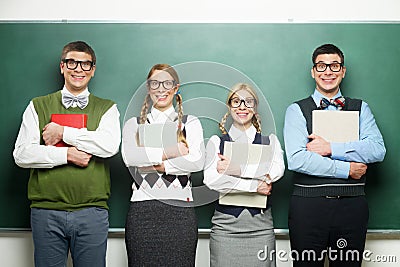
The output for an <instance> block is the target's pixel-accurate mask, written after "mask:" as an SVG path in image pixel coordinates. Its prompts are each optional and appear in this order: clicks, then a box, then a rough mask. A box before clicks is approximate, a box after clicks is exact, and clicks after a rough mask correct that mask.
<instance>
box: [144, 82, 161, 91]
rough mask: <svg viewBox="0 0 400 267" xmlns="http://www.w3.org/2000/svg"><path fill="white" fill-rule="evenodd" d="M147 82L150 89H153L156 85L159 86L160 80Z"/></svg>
mask: <svg viewBox="0 0 400 267" xmlns="http://www.w3.org/2000/svg"><path fill="white" fill-rule="evenodd" d="M147 84H148V85H149V87H150V89H152V90H155V89H157V88H158V87H160V82H159V81H157V80H150V81H148V82H147Z"/></svg>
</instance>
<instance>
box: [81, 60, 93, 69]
mask: <svg viewBox="0 0 400 267" xmlns="http://www.w3.org/2000/svg"><path fill="white" fill-rule="evenodd" d="M92 66H93V62H92V61H81V68H82V69H83V70H84V71H89V70H91V69H92Z"/></svg>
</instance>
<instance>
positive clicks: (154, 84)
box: [147, 80, 176, 90]
mask: <svg viewBox="0 0 400 267" xmlns="http://www.w3.org/2000/svg"><path fill="white" fill-rule="evenodd" d="M161 84H162V86H163V87H164V88H165V89H167V90H171V89H172V88H174V87H175V85H176V82H175V81H174V80H165V81H157V80H148V81H147V85H148V86H149V88H150V89H151V90H157V89H158V88H159V87H160V85H161Z"/></svg>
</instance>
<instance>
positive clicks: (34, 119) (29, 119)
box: [13, 87, 121, 168]
mask: <svg viewBox="0 0 400 267" xmlns="http://www.w3.org/2000/svg"><path fill="white" fill-rule="evenodd" d="M66 90H67V89H66V88H65V87H64V88H63V90H62V91H61V93H65V91H66ZM81 94H82V95H89V94H90V93H89V91H88V89H86V90H85V91H84V92H82V93H81ZM119 115H120V114H119V111H118V109H117V105H116V104H114V105H113V106H112V107H111V108H110V109H109V110H107V112H106V113H104V115H103V116H102V118H101V120H100V123H99V126H98V128H97V129H96V130H95V131H88V130H87V129H86V128H82V129H76V128H72V127H67V126H64V133H63V141H64V142H65V143H67V144H70V145H72V146H74V147H76V148H77V149H79V150H81V151H84V152H86V153H89V154H92V155H94V156H97V157H101V158H107V157H111V156H113V155H115V154H116V153H117V152H118V149H119V144H120V140H121V130H120V123H119ZM67 149H68V147H56V146H46V145H41V144H40V130H39V117H38V115H37V113H36V110H35V106H34V105H33V102H32V101H31V102H30V103H29V105H28V106H27V108H26V109H25V112H24V114H23V116H22V123H21V127H20V129H19V133H18V137H17V141H16V142H15V148H14V152H13V156H14V159H15V162H16V164H17V165H18V166H20V167H22V168H53V167H55V166H59V165H64V164H67Z"/></svg>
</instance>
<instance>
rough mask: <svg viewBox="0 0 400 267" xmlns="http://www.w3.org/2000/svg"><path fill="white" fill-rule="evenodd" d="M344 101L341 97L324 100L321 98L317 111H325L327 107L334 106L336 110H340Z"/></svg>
mask: <svg viewBox="0 0 400 267" xmlns="http://www.w3.org/2000/svg"><path fill="white" fill-rule="evenodd" d="M344 102H345V99H344V97H343V96H340V97H338V98H335V99H330V100H328V99H326V98H322V99H321V102H320V106H319V109H326V108H327V107H328V106H329V105H332V106H335V107H336V108H337V109H338V110H342V109H343V107H344Z"/></svg>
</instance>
